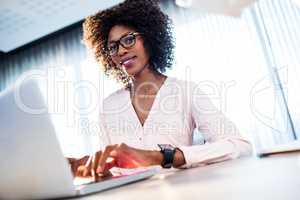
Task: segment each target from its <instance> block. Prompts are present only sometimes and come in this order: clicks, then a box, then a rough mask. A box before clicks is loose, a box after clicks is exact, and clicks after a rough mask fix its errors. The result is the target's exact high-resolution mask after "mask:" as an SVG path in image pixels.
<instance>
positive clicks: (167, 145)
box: [159, 144, 175, 150]
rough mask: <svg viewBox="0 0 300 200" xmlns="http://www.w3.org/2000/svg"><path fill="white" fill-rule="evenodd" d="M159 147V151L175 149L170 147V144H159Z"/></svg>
mask: <svg viewBox="0 0 300 200" xmlns="http://www.w3.org/2000/svg"><path fill="white" fill-rule="evenodd" d="M159 147H160V148H161V149H170V150H173V149H175V147H173V146H172V145H170V144H159Z"/></svg>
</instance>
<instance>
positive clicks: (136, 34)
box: [106, 32, 142, 56]
mask: <svg viewBox="0 0 300 200" xmlns="http://www.w3.org/2000/svg"><path fill="white" fill-rule="evenodd" d="M129 35H132V36H134V43H133V44H132V45H131V46H129V47H125V46H124V44H122V42H121V40H122V39H123V38H125V37H127V36H129ZM138 35H142V33H139V32H130V33H127V34H125V35H123V36H122V37H121V38H120V39H118V40H117V41H114V42H113V43H116V45H117V50H116V52H115V53H114V54H111V53H110V48H109V47H108V45H107V47H106V52H107V54H108V55H110V56H115V55H117V53H118V52H119V48H120V45H121V46H122V47H123V48H124V49H130V48H131V47H133V46H134V45H135V44H136V36H138Z"/></svg>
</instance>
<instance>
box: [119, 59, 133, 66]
mask: <svg viewBox="0 0 300 200" xmlns="http://www.w3.org/2000/svg"><path fill="white" fill-rule="evenodd" d="M132 59H133V57H132V58H129V59H127V60H124V61H121V62H120V64H121V65H123V64H126V63H128V62H129V61H130V60H132Z"/></svg>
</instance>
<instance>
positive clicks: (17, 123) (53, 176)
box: [0, 80, 76, 199]
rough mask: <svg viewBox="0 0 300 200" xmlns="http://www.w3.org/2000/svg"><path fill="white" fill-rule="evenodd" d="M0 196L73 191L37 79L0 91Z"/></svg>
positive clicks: (47, 195) (60, 194) (38, 195)
mask: <svg viewBox="0 0 300 200" xmlns="http://www.w3.org/2000/svg"><path fill="white" fill-rule="evenodd" d="M0 160H1V165H0V177H1V178H0V188H1V189H0V199H19V198H22V199H24V198H26V199H27V198H55V197H64V196H73V195H75V193H76V192H75V188H74V185H73V182H72V181H73V177H72V174H71V171H70V169H69V166H68V163H67V161H66V159H65V158H64V156H63V154H62V151H61V149H60V146H59V143H58V140H57V138H56V134H55V131H54V127H53V125H52V123H51V120H50V116H49V114H48V112H47V107H46V104H45V103H44V100H43V97H42V94H41V92H40V89H39V87H38V83H37V82H36V81H34V80H29V81H23V82H21V83H18V84H15V85H14V86H13V87H12V88H10V89H8V90H6V91H4V92H3V93H1V94H0Z"/></svg>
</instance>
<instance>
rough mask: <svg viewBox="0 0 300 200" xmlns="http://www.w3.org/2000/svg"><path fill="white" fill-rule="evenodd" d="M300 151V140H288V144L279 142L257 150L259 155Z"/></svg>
mask: <svg viewBox="0 0 300 200" xmlns="http://www.w3.org/2000/svg"><path fill="white" fill-rule="evenodd" d="M291 152H300V140H295V141H292V142H288V143H286V144H279V145H275V146H272V147H269V148H264V149H259V150H258V151H257V153H256V154H257V156H258V157H266V156H270V155H273V154H282V153H291Z"/></svg>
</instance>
